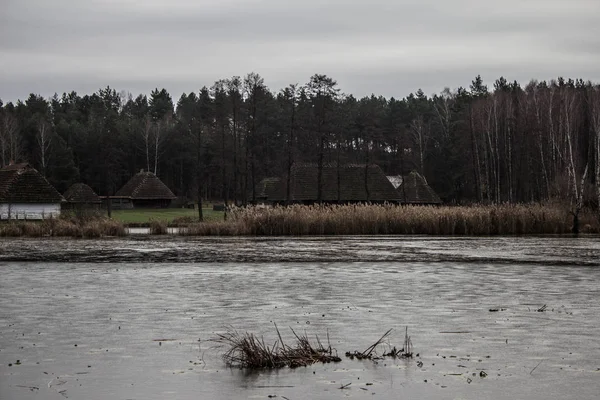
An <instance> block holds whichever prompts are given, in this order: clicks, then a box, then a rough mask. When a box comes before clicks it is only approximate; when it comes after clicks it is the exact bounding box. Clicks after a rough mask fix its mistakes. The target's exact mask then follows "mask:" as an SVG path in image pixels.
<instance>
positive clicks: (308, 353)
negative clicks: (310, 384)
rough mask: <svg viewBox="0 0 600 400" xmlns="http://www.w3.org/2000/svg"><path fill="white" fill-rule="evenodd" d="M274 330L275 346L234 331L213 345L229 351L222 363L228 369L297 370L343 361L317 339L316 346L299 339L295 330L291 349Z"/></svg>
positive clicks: (218, 338) (216, 340) (301, 338)
mask: <svg viewBox="0 0 600 400" xmlns="http://www.w3.org/2000/svg"><path fill="white" fill-rule="evenodd" d="M275 329H276V331H277V339H276V340H275V341H274V342H273V344H268V343H266V342H265V340H264V338H262V337H261V338H259V337H257V336H255V335H254V334H252V333H248V332H245V333H240V332H238V331H236V330H233V329H230V330H228V331H227V332H226V333H223V334H219V335H218V336H217V338H216V339H214V341H215V342H217V343H219V344H221V345H224V346H226V347H227V350H226V351H225V353H224V354H223V360H224V361H225V364H226V365H227V366H229V367H238V368H246V369H265V368H269V369H270V368H284V367H290V368H296V367H305V366H308V365H312V364H315V363H319V362H321V363H328V362H339V361H341V359H340V358H339V357H338V356H337V354H334V351H333V349H332V348H331V346H330V345H328V346H327V347H325V346H323V344H322V343H321V342H320V341H319V338H318V337H317V338H316V344H313V343H311V342H310V340H309V339H308V336H306V334H305V335H304V336H301V335H298V334H296V332H294V330H293V329H292V333H293V334H294V337H295V342H294V344H293V345H291V346H290V345H287V344H285V343H284V341H283V339H282V337H281V334H280V332H279V329H277V326H275ZM290 329H291V328H290Z"/></svg>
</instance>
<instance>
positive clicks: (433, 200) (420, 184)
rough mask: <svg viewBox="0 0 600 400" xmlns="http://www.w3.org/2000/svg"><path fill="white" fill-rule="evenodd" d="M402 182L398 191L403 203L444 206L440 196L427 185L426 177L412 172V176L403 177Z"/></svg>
mask: <svg viewBox="0 0 600 400" xmlns="http://www.w3.org/2000/svg"><path fill="white" fill-rule="evenodd" d="M389 178H390V177H388V179H389ZM401 182H402V183H401V184H400V185H399V186H398V187H397V188H396V191H397V192H398V194H399V195H400V199H401V201H402V203H405V204H442V200H441V199H440V196H438V195H437V193H436V192H435V191H434V190H433V189H432V188H431V186H429V185H428V184H427V180H426V179H425V177H423V175H421V174H419V173H418V172H416V171H412V172H411V173H410V174H408V175H405V176H403V177H402V181H401Z"/></svg>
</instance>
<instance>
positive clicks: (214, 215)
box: [112, 208, 223, 226]
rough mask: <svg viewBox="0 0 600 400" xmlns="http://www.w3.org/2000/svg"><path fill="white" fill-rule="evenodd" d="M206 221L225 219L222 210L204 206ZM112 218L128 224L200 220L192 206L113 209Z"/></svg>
mask: <svg viewBox="0 0 600 400" xmlns="http://www.w3.org/2000/svg"><path fill="white" fill-rule="evenodd" d="M202 214H203V216H204V219H205V220H206V221H215V220H223V212H222V211H213V210H212V208H203V209H202ZM112 218H113V219H114V220H115V221H119V222H121V223H123V224H125V225H127V226H150V223H151V222H152V221H161V222H163V223H166V224H167V225H169V226H179V225H187V224H189V223H194V222H197V221H198V210H194V209H190V208H149V209H143V208H141V209H132V210H113V211H112Z"/></svg>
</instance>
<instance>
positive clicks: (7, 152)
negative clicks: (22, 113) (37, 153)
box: [0, 110, 21, 165]
mask: <svg viewBox="0 0 600 400" xmlns="http://www.w3.org/2000/svg"><path fill="white" fill-rule="evenodd" d="M0 156H2V164H1V165H6V164H8V163H9V162H11V161H12V162H16V161H18V160H19V159H20V158H21V135H20V131H19V121H18V120H17V118H16V117H15V116H14V115H13V114H12V113H10V112H9V111H7V110H5V111H4V112H3V115H2V121H1V124H0Z"/></svg>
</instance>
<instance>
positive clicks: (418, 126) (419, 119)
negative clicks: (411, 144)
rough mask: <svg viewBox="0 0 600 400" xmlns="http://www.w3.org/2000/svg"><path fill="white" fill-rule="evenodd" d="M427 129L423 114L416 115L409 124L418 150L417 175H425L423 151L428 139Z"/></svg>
mask: <svg viewBox="0 0 600 400" xmlns="http://www.w3.org/2000/svg"><path fill="white" fill-rule="evenodd" d="M427 128H428V127H427V125H426V124H425V118H424V117H423V114H418V115H417V116H416V118H414V119H413V120H412V121H411V123H410V129H411V132H412V135H413V139H414V141H415V143H416V144H417V148H418V149H419V169H420V171H419V173H421V175H423V174H424V173H425V149H426V145H427V140H428V139H429V133H428V130H427Z"/></svg>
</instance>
